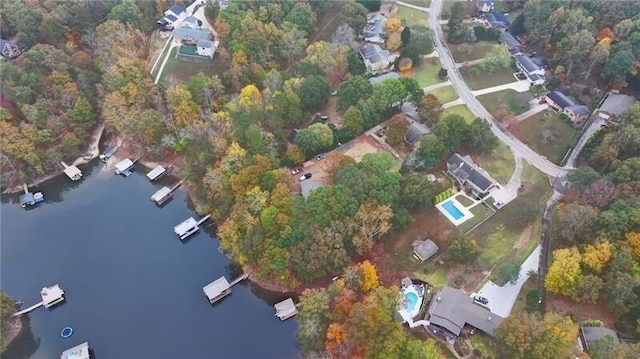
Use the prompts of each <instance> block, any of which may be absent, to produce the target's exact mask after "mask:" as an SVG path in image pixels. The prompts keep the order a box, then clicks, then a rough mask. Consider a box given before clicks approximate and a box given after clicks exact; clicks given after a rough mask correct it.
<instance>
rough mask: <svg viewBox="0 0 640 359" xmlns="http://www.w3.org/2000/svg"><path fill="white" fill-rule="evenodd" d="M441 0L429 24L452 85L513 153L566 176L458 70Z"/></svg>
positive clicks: (434, 3) (436, 0)
mask: <svg viewBox="0 0 640 359" xmlns="http://www.w3.org/2000/svg"><path fill="white" fill-rule="evenodd" d="M442 1H443V0H433V1H432V2H431V8H430V11H429V26H430V28H431V30H432V31H433V34H434V45H435V47H436V51H437V52H438V57H439V58H440V62H441V64H442V66H443V67H444V68H445V69H447V71H448V75H449V80H450V81H451V84H452V86H453V88H454V89H455V90H456V92H457V93H458V94H459V95H460V98H462V100H463V101H464V102H465V103H466V104H467V106H468V107H469V110H471V112H472V113H473V114H474V115H476V116H478V117H480V118H483V119H485V120H487V121H489V123H490V124H491V129H492V131H493V133H494V134H495V135H496V136H497V137H498V138H499V139H500V140H501V141H502V142H504V143H505V144H507V146H509V148H510V149H511V151H512V152H513V153H514V155H516V154H517V155H519V156H521V157H523V158H524V159H525V160H527V161H528V162H529V163H530V164H532V165H533V166H535V167H536V168H538V169H539V170H540V171H542V172H544V173H545V174H547V175H549V176H551V177H558V176H564V175H566V174H567V172H568V169H567V168H562V167H559V166H556V165H555V164H553V163H551V162H549V161H548V160H547V159H545V158H544V157H542V156H540V155H539V154H538V153H536V152H535V151H533V150H532V149H531V148H529V147H528V146H527V145H525V144H524V143H522V142H520V140H518V139H517V138H516V137H515V136H513V135H512V134H511V133H510V132H509V131H508V130H507V129H505V128H504V127H503V126H501V125H500V124H499V123H498V121H496V119H495V118H494V117H493V116H492V115H491V114H490V113H489V111H487V109H485V108H484V106H482V104H481V103H480V101H478V100H477V99H476V98H475V97H474V96H473V93H472V92H471V90H470V89H469V86H467V84H466V82H465V81H464V79H463V78H462V75H461V74H460V72H459V71H458V68H457V67H456V63H455V61H454V59H453V56H451V52H449V49H448V48H447V46H446V43H445V37H444V33H443V32H442V27H441V25H440V21H439V20H440V14H441V13H442Z"/></svg>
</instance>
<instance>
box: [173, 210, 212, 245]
mask: <svg viewBox="0 0 640 359" xmlns="http://www.w3.org/2000/svg"><path fill="white" fill-rule="evenodd" d="M210 217H211V215H210V214H208V215H206V216H204V217H202V219H200V220H199V221H196V220H195V219H194V218H193V217H189V218H187V219H185V220H184V221H182V223H180V224H178V225H177V226H175V227H173V231H174V232H175V233H176V234H177V235H178V236H179V237H180V239H182V240H184V239H186V238H187V237H189V236H190V235H192V234H194V233H196V232H197V231H198V230H199V229H200V225H201V224H202V223H203V222H204V221H206V220H207V219H209V218H210Z"/></svg>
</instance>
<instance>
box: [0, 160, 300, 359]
mask: <svg viewBox="0 0 640 359" xmlns="http://www.w3.org/2000/svg"><path fill="white" fill-rule="evenodd" d="M112 162H113V161H112ZM81 169H82V170H83V173H84V178H83V179H82V180H81V181H79V182H76V183H71V182H70V180H68V179H67V178H66V177H65V178H63V177H58V178H56V179H54V180H52V181H49V182H46V183H44V184H42V185H40V187H39V188H37V190H39V191H42V192H43V193H44V196H45V201H44V203H41V204H39V206H38V207H36V208H34V209H30V210H24V209H23V208H21V207H20V205H19V204H18V202H17V201H18V196H17V195H16V196H3V197H2V207H1V223H0V224H1V227H0V230H1V231H0V234H1V245H0V259H1V261H0V263H1V264H0V269H1V271H0V283H1V286H2V289H3V290H5V291H6V292H7V293H8V294H9V295H10V296H12V297H13V298H15V299H17V300H23V301H24V302H25V303H24V305H23V308H25V307H27V306H30V305H31V304H35V303H37V302H39V301H40V300H41V299H40V289H41V288H42V287H44V286H49V285H52V284H56V283H57V284H59V285H60V287H61V288H62V289H64V290H65V294H66V295H65V296H66V302H64V303H62V304H61V305H59V306H57V307H55V308H53V309H51V310H49V309H44V308H40V309H36V310H35V311H33V312H31V313H30V314H29V315H28V318H27V321H28V323H29V327H30V331H26V332H25V333H23V334H22V335H21V336H20V338H19V340H17V341H16V342H15V343H14V344H12V346H11V347H10V349H9V351H7V353H5V355H3V358H34V359H50V358H59V357H60V353H61V352H62V351H63V350H65V349H67V348H70V347H73V346H75V345H78V344H80V343H82V342H84V341H88V342H89V345H90V347H91V348H92V350H93V352H94V357H95V359H110V358H114V359H128V358H132V359H133V358H135V359H137V358H154V359H155V358H171V359H173V358H176V359H178V358H225V359H226V358H230V359H236V358H237V359H243V358H247V359H249V358H283V359H284V358H297V357H298V356H299V349H298V347H297V341H296V336H295V331H296V323H295V319H290V320H288V321H285V322H281V321H280V320H279V319H278V318H277V317H275V314H274V309H273V307H272V305H273V304H274V303H276V302H278V301H280V300H282V299H285V298H287V297H288V295H286V294H281V293H277V294H274V293H269V292H266V291H264V290H262V289H260V288H258V287H256V286H255V285H253V284H252V283H251V282H248V281H245V282H242V283H241V284H239V285H236V286H234V287H233V289H232V294H231V295H230V296H228V297H226V298H225V299H223V300H222V301H221V302H219V303H217V304H215V305H210V304H209V302H208V301H207V298H206V297H205V295H204V293H203V292H202V287H203V286H205V285H206V284H208V283H210V282H212V281H214V280H215V279H217V278H219V277H220V276H226V278H227V279H228V280H229V281H231V280H232V279H234V278H235V277H236V276H237V275H238V274H240V273H239V272H238V270H237V268H235V267H234V266H233V264H232V263H231V262H230V261H229V260H228V258H227V257H226V256H224V255H223V254H221V253H220V252H219V251H218V241H217V240H216V239H215V237H214V236H213V227H212V225H211V222H206V223H205V224H204V225H203V226H204V228H203V230H201V231H200V232H199V233H197V234H195V235H193V236H192V237H190V238H189V239H187V240H186V241H185V242H181V241H180V239H179V238H178V237H177V236H176V235H175V233H173V227H174V226H175V225H177V224H178V223H180V222H182V221H183V220H185V219H186V218H188V217H190V216H193V217H194V218H196V219H198V214H196V213H195V212H193V210H192V209H190V208H189V207H188V203H187V200H186V195H185V193H184V192H183V191H181V190H178V191H177V192H176V193H175V198H174V199H173V200H172V201H170V202H169V203H167V204H166V205H165V206H164V207H163V208H158V207H156V206H155V205H154V204H153V203H152V202H151V201H150V200H149V197H150V196H151V195H152V194H153V193H154V192H155V191H156V190H157V189H159V188H160V187H162V185H170V184H172V183H173V182H175V181H176V180H175V179H174V180H172V179H170V178H164V179H162V180H161V182H160V183H154V184H152V183H150V182H149V181H148V180H147V178H146V177H145V176H144V174H145V170H144V169H143V168H139V169H138V171H137V172H134V174H133V175H132V176H130V177H128V178H123V177H121V176H115V175H114V173H113V163H111V165H110V166H107V167H105V165H103V164H102V163H99V164H95V163H94V164H93V165H91V166H89V167H84V168H81ZM32 190H33V189H32ZM66 326H71V327H73V329H74V333H73V336H72V337H71V338H69V339H63V338H61V337H60V331H61V330H62V328H64V327H66Z"/></svg>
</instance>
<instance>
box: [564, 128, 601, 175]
mask: <svg viewBox="0 0 640 359" xmlns="http://www.w3.org/2000/svg"><path fill="white" fill-rule="evenodd" d="M605 123H606V121H605V120H604V119H603V118H601V117H596V118H595V119H594V120H592V121H591V123H590V124H589V126H588V127H587V128H586V129H585V130H584V132H583V134H582V137H580V139H579V140H578V143H577V144H576V146H575V147H574V148H573V150H572V151H571V153H570V154H569V158H568V159H567V166H573V165H574V164H575V162H576V160H577V159H578V156H580V153H581V152H582V149H583V148H584V146H585V145H586V144H587V141H589V137H591V135H592V134H593V133H594V132H596V131H597V130H599V129H600V128H601V127H602V125H604V124H605Z"/></svg>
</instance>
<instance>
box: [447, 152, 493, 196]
mask: <svg viewBox="0 0 640 359" xmlns="http://www.w3.org/2000/svg"><path fill="white" fill-rule="evenodd" d="M447 170H448V171H449V172H450V173H451V174H452V175H453V176H455V177H456V178H457V179H458V180H460V181H467V182H471V183H473V184H474V185H475V186H476V187H477V188H478V189H480V190H481V191H483V192H485V191H487V190H489V188H490V187H491V186H493V185H494V184H495V183H496V181H495V180H494V179H493V178H491V176H489V174H488V173H486V172H484V171H482V170H481V169H480V167H478V166H477V165H476V164H475V163H474V162H473V160H472V159H471V157H469V156H464V157H463V156H460V155H459V154H457V153H454V154H453V156H451V157H449V159H448V160H447Z"/></svg>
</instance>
